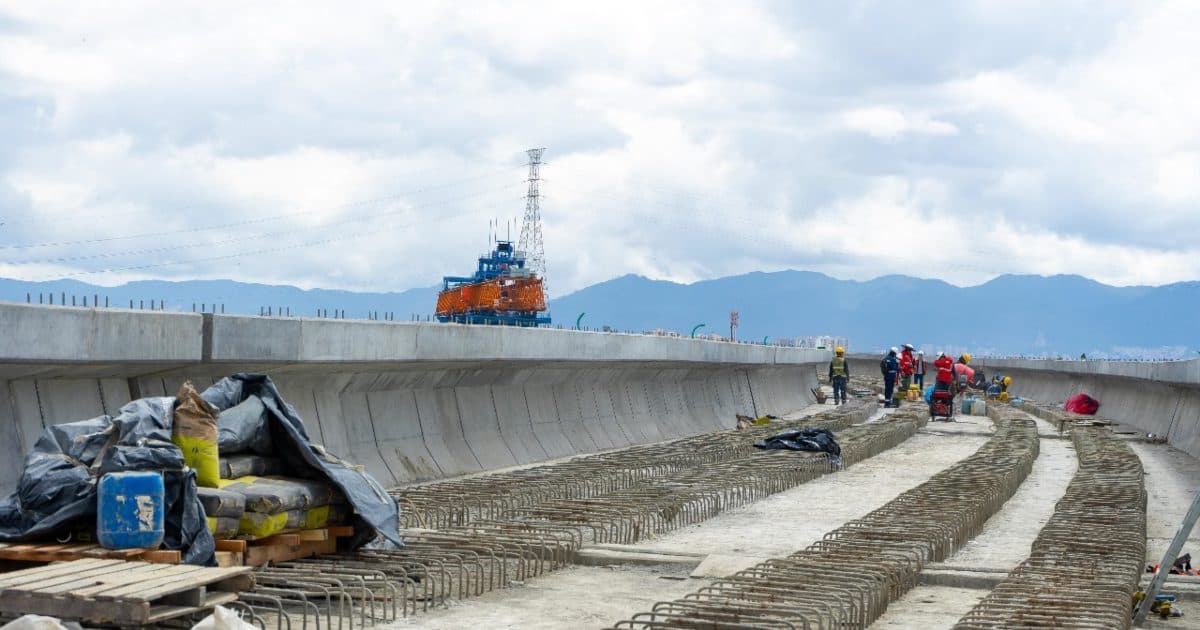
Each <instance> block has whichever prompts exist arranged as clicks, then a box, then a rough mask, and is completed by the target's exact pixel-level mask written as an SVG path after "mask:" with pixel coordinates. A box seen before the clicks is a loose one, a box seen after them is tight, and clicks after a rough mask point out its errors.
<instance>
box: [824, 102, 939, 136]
mask: <svg viewBox="0 0 1200 630" xmlns="http://www.w3.org/2000/svg"><path fill="white" fill-rule="evenodd" d="M841 120H842V123H843V124H844V125H845V126H846V128H848V129H851V130H853V131H861V132H862V133H865V134H867V135H871V136H874V137H876V138H881V139H884V140H894V139H896V138H899V137H900V136H903V135H905V134H909V133H917V134H930V135H935V136H952V135H955V134H957V133H958V127H955V126H954V125H953V124H951V123H948V122H945V121H941V120H935V119H933V118H931V117H930V116H929V115H927V114H906V113H904V112H901V111H899V110H897V109H894V108H891V107H883V106H876V107H863V108H858V109H852V110H850V111H847V112H844V113H843V114H842V115H841Z"/></svg>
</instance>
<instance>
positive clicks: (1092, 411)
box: [1063, 394, 1100, 416]
mask: <svg viewBox="0 0 1200 630" xmlns="http://www.w3.org/2000/svg"><path fill="white" fill-rule="evenodd" d="M1063 409H1064V410H1066V411H1069V412H1071V413H1079V414H1083V415H1085V416H1094V415H1096V412H1097V411H1099V410H1100V401H1099V400H1096V399H1095V398H1092V397H1091V396H1088V395H1087V394H1075V395H1074V396H1072V397H1070V398H1068V399H1067V402H1066V404H1064V405H1063Z"/></svg>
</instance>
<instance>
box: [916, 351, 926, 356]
mask: <svg viewBox="0 0 1200 630" xmlns="http://www.w3.org/2000/svg"><path fill="white" fill-rule="evenodd" d="M917 354H920V355H924V354H925V351H924V350H917Z"/></svg>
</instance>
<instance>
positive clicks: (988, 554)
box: [871, 416, 1079, 630]
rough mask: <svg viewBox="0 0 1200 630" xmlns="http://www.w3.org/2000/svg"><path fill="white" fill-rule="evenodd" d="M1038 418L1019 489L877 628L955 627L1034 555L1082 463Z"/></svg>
mask: <svg viewBox="0 0 1200 630" xmlns="http://www.w3.org/2000/svg"><path fill="white" fill-rule="evenodd" d="M1030 417H1031V418H1032V416H1030ZM1034 420H1035V422H1037V426H1038V434H1039V435H1041V436H1042V438H1043V439H1042V440H1041V444H1040V452H1039V454H1038V458H1037V459H1036V460H1034V463H1033V470H1032V471H1030V473H1029V476H1028V477H1026V478H1025V481H1024V482H1022V483H1021V486H1020V487H1019V488H1017V492H1016V494H1014V495H1013V496H1012V498H1011V499H1009V500H1008V501H1006V502H1005V503H1004V506H1003V507H1002V508H1000V511H999V512H997V513H996V514H995V515H994V516H992V518H990V519H988V521H987V523H986V524H984V527H983V531H981V532H980V533H979V535H978V536H976V537H975V538H973V539H971V540H970V541H968V542H967V543H966V544H965V545H963V547H962V548H961V549H959V550H958V552H957V553H955V554H954V555H952V556H950V557H949V558H947V559H946V561H945V562H942V563H939V564H937V565H932V566H930V567H928V568H927V569H926V572H923V574H922V584H921V585H918V586H917V587H916V588H914V589H912V590H911V591H909V592H908V593H906V594H905V595H904V596H903V597H901V598H900V599H898V600H896V601H895V602H893V603H892V604H891V605H890V606H888V609H887V612H886V613H885V614H884V615H883V616H882V617H880V618H879V619H877V620H876V621H875V623H874V624H872V626H871V627H872V628H923V629H924V630H942V629H949V628H952V627H953V626H954V624H955V623H957V622H958V620H959V619H960V618H962V616H963V615H965V614H967V613H968V612H970V610H971V608H973V607H974V606H975V604H977V603H978V602H979V600H981V599H983V597H984V596H986V595H987V594H988V592H989V591H990V590H991V589H992V587H994V586H995V585H996V584H998V583H999V582H1000V581H1001V580H1003V579H1004V578H1005V577H1006V576H1007V575H1008V572H1009V571H1011V570H1012V569H1014V568H1016V566H1017V565H1018V564H1020V563H1021V561H1023V560H1025V558H1027V557H1029V550H1030V547H1031V546H1032V545H1033V541H1034V539H1036V538H1037V535H1038V533H1039V532H1040V531H1041V529H1042V527H1043V526H1044V525H1045V524H1046V522H1047V521H1049V520H1050V517H1051V516H1052V515H1053V514H1054V506H1055V504H1056V503H1057V502H1058V500H1059V498H1061V497H1062V495H1063V493H1064V492H1066V489H1067V485H1068V484H1069V483H1070V482H1071V478H1072V477H1073V476H1074V475H1075V470H1076V468H1078V464H1079V462H1078V460H1077V458H1076V457H1075V449H1074V448H1073V447H1072V445H1071V442H1069V441H1067V440H1061V439H1058V430H1057V429H1055V428H1054V426H1053V425H1051V424H1050V423H1048V422H1046V421H1044V420H1039V419H1036V418H1034ZM925 573H928V575H925Z"/></svg>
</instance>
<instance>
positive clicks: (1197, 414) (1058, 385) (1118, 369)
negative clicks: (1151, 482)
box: [973, 359, 1200, 457]
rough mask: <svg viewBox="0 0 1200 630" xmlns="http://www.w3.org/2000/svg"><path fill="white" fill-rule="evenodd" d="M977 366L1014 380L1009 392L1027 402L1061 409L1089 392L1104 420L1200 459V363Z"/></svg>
mask: <svg viewBox="0 0 1200 630" xmlns="http://www.w3.org/2000/svg"><path fill="white" fill-rule="evenodd" d="M973 364H977V365H979V366H981V367H982V368H983V370H984V372H986V373H987V374H988V375H989V376H990V375H994V374H1007V375H1009V376H1012V377H1013V386H1012V388H1011V390H1010V391H1012V392H1013V393H1015V394H1016V395H1018V396H1024V397H1026V398H1031V399H1034V400H1040V401H1044V402H1060V403H1061V402H1063V401H1065V400H1066V399H1067V398H1068V397H1070V396H1072V395H1074V394H1077V393H1080V392H1085V393H1087V394H1088V395H1090V396H1092V397H1094V398H1096V399H1097V400H1099V401H1100V415H1102V416H1105V417H1107V418H1111V419H1113V420H1116V421H1118V422H1120V423H1122V424H1126V425H1130V426H1132V427H1136V428H1138V429H1140V430H1142V431H1145V432H1147V433H1154V434H1157V435H1165V436H1166V437H1167V441H1168V442H1169V443H1170V444H1171V445H1172V446H1174V447H1176V448H1178V449H1180V450H1182V451H1185V452H1187V453H1188V454H1190V455H1192V456H1193V457H1200V360H1192V361H1172V362H1122V361H1042V360H1031V359H978V360H977V361H975V362H973Z"/></svg>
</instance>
